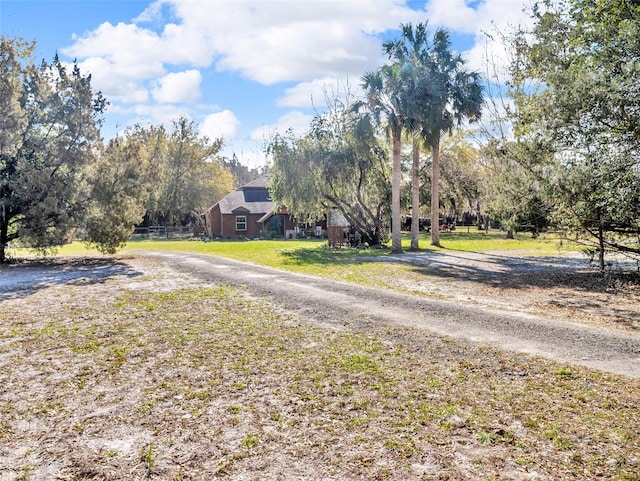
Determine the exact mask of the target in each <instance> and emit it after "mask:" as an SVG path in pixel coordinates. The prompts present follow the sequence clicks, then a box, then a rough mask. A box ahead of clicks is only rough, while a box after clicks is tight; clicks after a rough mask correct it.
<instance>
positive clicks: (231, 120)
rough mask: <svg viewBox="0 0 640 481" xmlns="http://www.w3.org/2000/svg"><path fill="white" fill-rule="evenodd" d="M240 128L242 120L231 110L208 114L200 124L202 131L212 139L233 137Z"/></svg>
mask: <svg viewBox="0 0 640 481" xmlns="http://www.w3.org/2000/svg"><path fill="white" fill-rule="evenodd" d="M239 129H240V121H239V120H238V118H237V117H236V116H235V114H234V113H233V112H231V111H230V110H223V111H221V112H216V113H213V114H209V115H207V116H206V117H205V118H204V120H203V122H202V124H201V125H200V133H201V134H203V135H206V136H207V137H209V138H210V139H218V138H220V137H222V138H224V139H225V140H227V139H233V138H234V137H235V136H236V135H237V134H238V130H239Z"/></svg>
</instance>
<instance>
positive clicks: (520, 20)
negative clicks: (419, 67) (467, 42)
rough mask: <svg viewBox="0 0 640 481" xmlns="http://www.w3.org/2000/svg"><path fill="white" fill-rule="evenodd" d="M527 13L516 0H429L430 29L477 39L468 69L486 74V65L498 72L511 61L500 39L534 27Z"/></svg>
mask: <svg viewBox="0 0 640 481" xmlns="http://www.w3.org/2000/svg"><path fill="white" fill-rule="evenodd" d="M524 9H525V5H524V2H516V1H514V0H482V1H480V2H478V1H472V0H429V1H428V2H427V5H426V10H427V14H428V18H429V24H430V26H433V27H436V26H443V27H445V28H447V29H448V30H450V31H451V32H460V33H466V34H473V35H474V36H475V44H474V46H473V47H472V48H471V49H469V51H467V52H465V53H464V55H465V58H467V59H468V62H469V63H468V66H469V68H470V69H471V70H475V71H479V72H481V73H483V74H485V73H486V72H485V70H486V68H487V61H490V62H493V63H495V65H496V67H497V68H499V69H500V68H502V67H503V66H504V65H506V63H507V61H508V59H507V57H506V52H505V49H504V45H502V43H501V41H500V38H499V37H500V34H508V33H509V32H510V31H511V30H512V29H513V28H516V27H518V26H520V25H522V26H528V25H530V24H531V19H530V18H529V15H528V14H527V13H525V11H524ZM487 34H489V35H490V36H488V35H487Z"/></svg>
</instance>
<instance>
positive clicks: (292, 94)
mask: <svg viewBox="0 0 640 481" xmlns="http://www.w3.org/2000/svg"><path fill="white" fill-rule="evenodd" d="M361 95H362V88H361V87H360V82H359V81H357V82H355V83H354V82H350V81H349V80H348V79H347V80H345V79H338V78H323V79H315V80H312V81H310V82H300V83H299V84H297V85H295V86H293V87H290V88H288V89H286V90H285V94H284V96H282V97H280V98H278V99H277V100H276V105H278V106H279V107H298V108H302V107H324V106H326V105H327V104H328V103H333V102H335V101H343V102H347V103H348V102H349V101H350V100H353V98H354V97H358V96H361Z"/></svg>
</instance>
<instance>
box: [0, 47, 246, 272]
mask: <svg viewBox="0 0 640 481" xmlns="http://www.w3.org/2000/svg"><path fill="white" fill-rule="evenodd" d="M34 47H35V44H34V43H33V42H25V41H23V40H21V39H12V38H8V37H4V36H3V37H2V38H1V42H0V74H1V75H0V263H1V262H5V261H6V248H7V246H8V245H9V243H10V242H14V241H18V240H19V241H20V242H21V244H22V245H25V246H28V247H32V248H35V249H39V250H41V251H46V250H49V249H51V248H53V247H55V246H58V245H61V244H63V243H66V242H68V241H69V240H71V239H73V238H81V239H83V240H85V241H86V242H88V243H89V244H91V245H93V246H95V247H97V248H98V249H99V250H101V251H102V252H105V253H113V252H115V251H116V250H117V249H119V248H120V247H122V245H123V244H124V243H125V242H126V241H127V239H128V238H129V236H130V235H131V233H132V231H133V228H134V226H135V225H136V224H139V223H141V222H143V220H144V219H146V220H147V221H148V222H153V223H161V224H162V225H182V224H188V223H193V222H197V221H198V219H199V214H200V213H202V212H203V211H204V210H205V209H206V208H207V207H209V206H210V205H212V204H213V203H215V202H216V201H217V200H219V199H220V198H221V197H222V196H224V195H225V194H227V193H228V192H230V191H231V190H233V188H234V182H235V179H234V177H233V174H232V173H231V171H230V169H229V168H228V167H226V166H225V165H223V163H222V162H221V159H219V158H218V154H219V151H220V148H221V147H222V140H221V139H214V140H210V139H208V138H207V137H205V136H202V135H200V134H199V132H198V126H197V125H196V124H195V123H194V122H193V121H191V120H189V119H186V118H179V119H177V120H176V121H174V122H173V124H172V127H171V128H170V129H169V130H167V129H165V127H163V126H150V127H146V128H143V127H140V126H136V127H134V128H132V129H128V130H127V131H125V132H124V133H123V134H121V135H119V136H118V137H117V138H115V139H111V140H109V141H108V142H106V143H105V142H104V141H103V139H102V138H101V135H100V127H101V123H102V115H103V114H104V112H105V109H106V107H107V105H108V103H107V101H106V99H105V98H104V97H103V96H102V94H101V93H100V92H94V91H93V89H92V86H91V76H90V75H83V74H82V73H81V72H80V70H79V68H78V67H77V65H75V64H74V65H72V66H70V67H68V66H66V65H64V64H63V63H62V62H60V60H59V59H58V58H57V56H56V57H54V59H53V61H52V62H46V61H43V62H41V63H40V65H36V64H35V62H34V59H33V57H32V53H33V50H34Z"/></svg>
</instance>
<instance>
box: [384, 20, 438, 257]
mask: <svg viewBox="0 0 640 481" xmlns="http://www.w3.org/2000/svg"><path fill="white" fill-rule="evenodd" d="M400 28H401V30H402V34H401V37H400V38H399V39H397V40H395V41H389V42H385V43H384V44H383V45H382V47H383V50H384V53H385V54H386V55H387V57H388V58H389V60H395V61H396V62H397V63H398V64H400V65H402V66H403V68H405V69H410V70H411V76H412V78H413V79H414V80H415V81H416V83H415V84H416V85H423V86H424V87H427V88H426V89H425V88H422V89H412V91H411V95H412V98H410V99H407V102H406V104H407V105H410V106H411V107H412V109H411V110H412V112H408V119H407V120H408V122H407V124H408V125H407V127H408V128H409V129H410V130H411V137H412V139H411V140H412V167H411V219H412V220H411V250H419V249H420V245H419V236H420V146H421V143H422V142H421V141H420V134H421V127H422V125H424V124H425V122H424V121H422V122H421V120H420V119H421V118H424V117H425V114H426V113H427V112H428V111H429V107H430V104H431V102H432V92H431V91H430V90H431V89H430V87H432V86H436V85H437V82H433V83H431V82H430V80H429V75H430V74H431V72H430V71H429V70H428V69H426V68H425V66H426V65H428V64H429V62H428V50H427V48H428V46H429V40H428V38H427V25H426V23H419V24H418V25H417V26H416V29H415V31H414V29H413V28H412V26H411V24H407V25H401V26H400Z"/></svg>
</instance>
